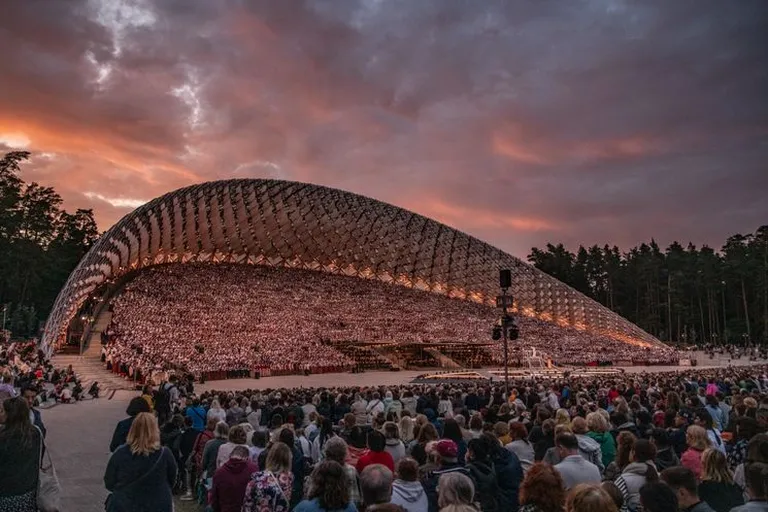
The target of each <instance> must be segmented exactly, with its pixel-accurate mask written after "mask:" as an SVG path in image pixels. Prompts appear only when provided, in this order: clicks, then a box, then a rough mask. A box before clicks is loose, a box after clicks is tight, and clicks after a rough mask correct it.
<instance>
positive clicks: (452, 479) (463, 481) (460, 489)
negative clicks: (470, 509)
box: [437, 471, 475, 511]
mask: <svg viewBox="0 0 768 512" xmlns="http://www.w3.org/2000/svg"><path fill="white" fill-rule="evenodd" d="M437 485H438V487H439V489H440V491H439V496H438V498H437V506H438V507H440V510H441V511H442V510H446V507H449V506H451V505H454V506H461V505H472V504H473V502H474V499H475V484H473V483H472V480H471V479H470V478H469V477H468V476H467V475H465V474H462V473H459V472H458V471H454V472H452V473H445V474H443V475H440V480H438V484H437ZM451 510H462V509H461V508H456V509H451Z"/></svg>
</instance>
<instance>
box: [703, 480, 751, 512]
mask: <svg viewBox="0 0 768 512" xmlns="http://www.w3.org/2000/svg"><path fill="white" fill-rule="evenodd" d="M699 498H700V499H701V500H702V501H706V502H707V505H709V506H710V507H712V508H713V509H715V512H729V511H730V510H731V509H732V508H734V507H738V506H739V505H743V504H744V494H743V493H742V491H741V488H740V487H739V486H738V485H736V484H726V483H723V482H713V481H711V480H704V481H703V482H701V483H700V484H699Z"/></svg>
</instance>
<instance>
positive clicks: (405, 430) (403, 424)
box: [398, 416, 413, 448]
mask: <svg viewBox="0 0 768 512" xmlns="http://www.w3.org/2000/svg"><path fill="white" fill-rule="evenodd" d="M398 426H399V427H400V440H401V441H402V442H403V444H404V445H405V446H406V448H407V447H408V446H409V445H410V444H411V441H413V419H412V418H411V417H410V416H402V417H401V418H400V423H399V425H398Z"/></svg>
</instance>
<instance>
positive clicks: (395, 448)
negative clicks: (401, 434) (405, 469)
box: [384, 439, 405, 466]
mask: <svg viewBox="0 0 768 512" xmlns="http://www.w3.org/2000/svg"><path fill="white" fill-rule="evenodd" d="M384 451H385V452H387V453H388V454H390V455H391V456H392V461H393V462H394V463H395V466H397V462H398V461H399V460H400V459H402V458H403V457H405V445H404V444H403V442H402V441H401V440H399V439H387V444H386V446H385V447H384Z"/></svg>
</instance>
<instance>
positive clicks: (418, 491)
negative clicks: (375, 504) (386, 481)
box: [390, 480, 429, 512]
mask: <svg viewBox="0 0 768 512" xmlns="http://www.w3.org/2000/svg"><path fill="white" fill-rule="evenodd" d="M390 503H393V504H395V505H400V506H401V507H403V508H404V509H405V510H406V512H427V510H428V509H429V501H428V500H427V493H426V491H424V486H423V485H421V482H406V481H405V480H395V481H394V482H393V483H392V501H391V502H390Z"/></svg>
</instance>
